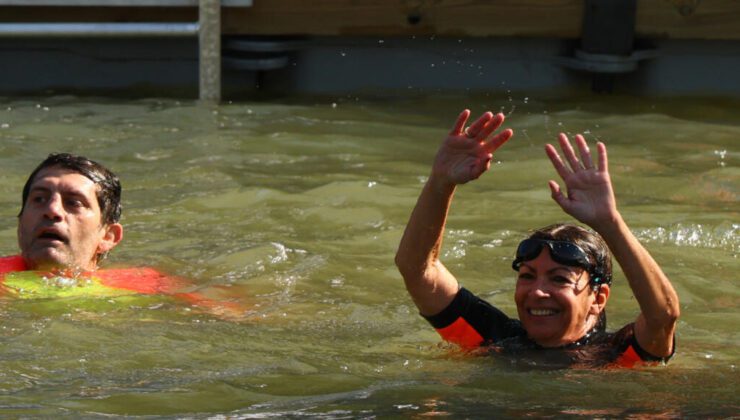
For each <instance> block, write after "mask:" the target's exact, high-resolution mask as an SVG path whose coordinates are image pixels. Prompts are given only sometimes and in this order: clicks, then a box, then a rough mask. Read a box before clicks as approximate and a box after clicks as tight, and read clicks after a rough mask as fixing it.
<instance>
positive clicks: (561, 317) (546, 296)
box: [514, 247, 608, 347]
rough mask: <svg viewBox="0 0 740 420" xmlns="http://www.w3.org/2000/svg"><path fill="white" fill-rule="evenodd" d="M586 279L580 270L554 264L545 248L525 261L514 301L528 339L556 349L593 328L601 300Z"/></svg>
mask: <svg viewBox="0 0 740 420" xmlns="http://www.w3.org/2000/svg"><path fill="white" fill-rule="evenodd" d="M589 278H590V276H589V274H588V273H587V272H586V271H585V270H584V269H583V268H580V267H571V266H567V265H562V264H559V263H557V262H555V261H553V260H552V258H550V251H549V249H548V248H547V247H544V248H543V249H542V252H540V255H538V256H537V258H535V259H532V260H529V261H524V262H523V263H522V265H521V267H520V269H519V275H518V277H517V283H516V290H515V292H514V301H515V302H516V306H517V311H518V313H519V319H520V320H521V322H522V326H523V327H524V329H525V330H526V331H527V334H528V336H529V338H531V339H532V340H534V341H535V342H536V343H538V344H539V345H541V346H544V347H558V346H562V345H565V344H569V343H572V342H574V341H576V340H578V339H579V338H581V337H583V336H584V335H586V333H588V331H590V330H591V329H592V328H593V327H594V326H595V325H596V321H597V320H598V315H599V312H600V310H601V308H600V304H599V303H600V301H601V300H602V299H601V298H602V297H603V296H599V294H597V293H595V292H594V291H593V290H592V289H591V287H589ZM607 287H608V286H607ZM606 293H607V294H608V292H606ZM605 302H606V297H603V303H605ZM601 307H603V304H601Z"/></svg>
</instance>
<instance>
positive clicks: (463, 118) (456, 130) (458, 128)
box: [450, 109, 470, 136]
mask: <svg viewBox="0 0 740 420" xmlns="http://www.w3.org/2000/svg"><path fill="white" fill-rule="evenodd" d="M468 118H470V110H469V109H464V110H463V111H462V112H461V113H460V115H458V116H457V120H455V125H453V126H452V130H450V135H453V136H459V135H460V134H462V133H463V128H464V127H465V123H466V122H468Z"/></svg>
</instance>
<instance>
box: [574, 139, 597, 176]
mask: <svg viewBox="0 0 740 420" xmlns="http://www.w3.org/2000/svg"><path fill="white" fill-rule="evenodd" d="M576 145H577V146H578V152H579V153H580V155H581V162H583V167H584V168H585V169H593V168H594V162H593V160H592V158H591V150H589V148H588V143H586V139H585V138H583V136H582V135H580V134H576Z"/></svg>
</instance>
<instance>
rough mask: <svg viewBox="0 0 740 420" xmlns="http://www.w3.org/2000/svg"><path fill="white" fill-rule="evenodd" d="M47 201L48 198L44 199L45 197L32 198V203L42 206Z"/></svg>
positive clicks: (35, 196) (36, 196)
mask: <svg viewBox="0 0 740 420" xmlns="http://www.w3.org/2000/svg"><path fill="white" fill-rule="evenodd" d="M45 201H46V197H44V196H43V195H34V196H31V202H32V203H38V204H41V203H44V202H45Z"/></svg>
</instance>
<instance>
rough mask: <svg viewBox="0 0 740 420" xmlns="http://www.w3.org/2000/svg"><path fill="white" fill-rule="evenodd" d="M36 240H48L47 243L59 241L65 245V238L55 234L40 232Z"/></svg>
mask: <svg viewBox="0 0 740 420" xmlns="http://www.w3.org/2000/svg"><path fill="white" fill-rule="evenodd" d="M38 238H39V239H45V240H48V241H59V242H63V243H65V244H66V243H67V238H65V237H64V236H62V235H60V234H58V233H55V232H42V233H41V234H40V235H39V236H38Z"/></svg>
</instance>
